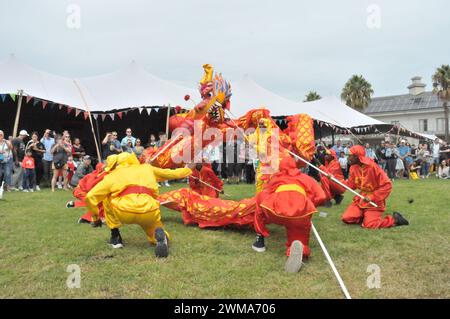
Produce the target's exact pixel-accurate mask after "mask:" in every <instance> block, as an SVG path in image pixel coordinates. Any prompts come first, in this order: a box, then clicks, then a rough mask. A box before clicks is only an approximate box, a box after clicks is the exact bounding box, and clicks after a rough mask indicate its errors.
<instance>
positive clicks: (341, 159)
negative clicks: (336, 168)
mask: <svg viewBox="0 0 450 319" xmlns="http://www.w3.org/2000/svg"><path fill="white" fill-rule="evenodd" d="M338 161H339V164H340V165H341V168H342V169H347V164H348V161H347V157H339V159H338Z"/></svg>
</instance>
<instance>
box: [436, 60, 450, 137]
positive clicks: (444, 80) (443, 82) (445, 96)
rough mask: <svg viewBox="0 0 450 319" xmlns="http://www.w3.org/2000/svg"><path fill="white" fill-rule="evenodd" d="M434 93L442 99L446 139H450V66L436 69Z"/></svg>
mask: <svg viewBox="0 0 450 319" xmlns="http://www.w3.org/2000/svg"><path fill="white" fill-rule="evenodd" d="M432 79H433V93H435V94H436V95H437V96H438V99H439V100H441V101H442V106H443V107H444V123H445V140H446V141H447V142H448V141H449V128H448V102H449V101H450V66H449V65H448V64H447V65H442V66H441V67H440V68H437V69H436V73H434V75H433V77H432Z"/></svg>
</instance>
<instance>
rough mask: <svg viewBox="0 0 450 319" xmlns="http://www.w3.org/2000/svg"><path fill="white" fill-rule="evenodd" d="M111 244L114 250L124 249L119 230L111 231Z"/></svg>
mask: <svg viewBox="0 0 450 319" xmlns="http://www.w3.org/2000/svg"><path fill="white" fill-rule="evenodd" d="M109 243H110V244H111V245H112V248H122V247H123V242H122V236H120V232H119V230H118V229H117V228H114V229H111V239H110V240H109Z"/></svg>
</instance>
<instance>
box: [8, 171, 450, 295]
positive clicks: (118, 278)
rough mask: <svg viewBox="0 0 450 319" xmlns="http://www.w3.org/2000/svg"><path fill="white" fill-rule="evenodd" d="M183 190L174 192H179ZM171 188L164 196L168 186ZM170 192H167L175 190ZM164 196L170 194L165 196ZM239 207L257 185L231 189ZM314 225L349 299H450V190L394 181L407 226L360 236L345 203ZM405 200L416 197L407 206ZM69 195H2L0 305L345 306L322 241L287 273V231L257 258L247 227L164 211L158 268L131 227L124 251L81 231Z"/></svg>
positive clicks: (276, 233) (396, 206) (105, 235)
mask: <svg viewBox="0 0 450 319" xmlns="http://www.w3.org/2000/svg"><path fill="white" fill-rule="evenodd" d="M184 186H185V185H180V184H179V185H176V187H184ZM166 189H167V188H166ZM171 189H172V188H171ZM163 190H164V188H163ZM225 190H226V192H227V193H228V194H230V195H232V196H233V198H234V199H240V198H244V197H250V196H252V194H253V186H251V185H250V186H248V185H239V186H228V185H227V186H226V188H225ZM345 197H346V198H345V200H344V202H343V204H342V205H341V206H335V207H333V208H330V209H326V208H322V209H321V211H326V212H328V216H327V217H326V218H323V217H320V216H318V215H316V216H315V217H314V224H315V225H316V228H317V230H318V231H319V233H320V235H321V237H322V240H323V241H324V243H325V245H326V246H327V248H328V251H329V253H330V255H331V257H332V258H333V260H334V262H335V263H336V267H337V268H338V270H339V271H340V273H341V276H342V278H343V280H344V282H345V283H346V285H347V287H348V290H349V292H350V294H351V295H352V297H354V298H416V297H418V298H435V297H438V298H449V297H450V206H449V198H450V183H449V182H448V181H439V180H435V179H430V180H420V181H395V183H394V191H393V194H392V195H391V197H390V200H389V202H388V211H392V210H398V211H401V212H402V213H404V215H405V216H406V217H407V218H408V219H409V220H410V223H411V225H410V226H407V227H398V228H391V229H384V230H365V229H362V228H361V227H358V226H356V225H353V226H350V225H344V224H343V223H342V222H341V221H340V215H341V213H342V211H343V209H344V208H345V207H346V205H347V204H348V203H349V202H350V199H351V198H350V197H351V196H350V195H348V194H346V196H345ZM408 198H414V200H415V201H414V203H412V204H409V203H408ZM69 199H71V194H70V193H68V192H63V191H59V192H57V193H55V194H52V193H50V192H49V191H42V192H40V193H33V194H31V193H30V194H26V193H5V199H4V200H3V201H0V298H11V297H13V298H20V297H25V298H61V297H63V298H209V297H210V298H342V293H341V291H340V289H339V286H338V284H337V282H336V279H335V278H334V276H333V273H332V271H331V268H330V267H329V265H328V264H327V262H326V259H325V257H324V255H323V253H322V251H321V249H320V247H319V245H318V243H317V241H316V240H315V238H313V237H312V238H311V249H312V256H311V258H310V259H309V261H307V262H306V263H305V265H304V266H303V268H302V270H301V271H300V273H298V274H295V275H292V274H287V273H285V272H284V268H283V266H284V261H285V257H284V241H285V235H284V229H283V228H282V227H279V226H276V225H271V226H270V227H269V229H270V230H271V236H270V237H269V238H268V239H267V247H268V250H267V251H266V252H265V253H262V254H258V253H256V252H254V251H253V250H252V249H251V244H252V242H253V240H254V232H253V231H252V230H231V229H227V230H224V229H220V230H201V229H198V228H197V227H192V226H191V227H187V226H184V225H183V223H182V219H181V216H180V214H179V213H178V212H173V211H169V210H167V209H165V208H164V209H163V210H162V216H163V221H164V223H165V226H166V228H167V229H168V230H169V232H170V233H171V235H172V239H173V240H172V242H171V244H172V245H171V249H170V256H169V258H167V259H166V260H157V259H156V258H155V257H154V250H153V248H152V247H151V246H150V245H149V244H147V242H146V239H145V236H144V233H143V232H142V230H141V229H140V228H139V227H138V226H134V225H133V226H125V227H123V228H122V236H123V238H124V241H125V244H126V246H125V248H124V249H120V250H113V249H111V248H110V247H109V246H108V245H107V244H106V242H107V240H108V239H109V231H108V229H107V228H106V227H102V228H101V229H95V228H92V227H90V226H89V225H86V224H81V225H80V224H77V223H76V221H77V219H78V217H79V216H80V215H81V214H82V212H83V210H82V209H66V208H64V204H65V202H66V201H67V200H69ZM69 264H78V265H79V266H80V267H81V288H80V289H68V288H67V286H66V279H67V276H68V275H69V273H67V272H66V268H67V266H68V265H69ZM370 264H377V265H378V266H379V267H380V268H381V288H380V289H369V288H367V285H366V280H367V277H368V276H369V275H370V274H369V273H367V267H368V265H370Z"/></svg>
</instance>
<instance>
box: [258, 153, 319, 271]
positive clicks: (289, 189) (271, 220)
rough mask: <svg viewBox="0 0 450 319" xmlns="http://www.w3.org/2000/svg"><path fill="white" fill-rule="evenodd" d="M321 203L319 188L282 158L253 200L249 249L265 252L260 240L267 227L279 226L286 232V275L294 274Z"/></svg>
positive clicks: (288, 159)
mask: <svg viewBox="0 0 450 319" xmlns="http://www.w3.org/2000/svg"><path fill="white" fill-rule="evenodd" d="M324 200H325V193H324V192H323V190H322V188H321V187H320V186H319V184H318V183H317V182H316V181H315V180H314V179H313V178H312V177H310V176H308V175H306V174H303V173H301V172H300V170H299V169H298V168H297V163H296V161H295V160H294V159H293V158H292V157H286V158H283V160H282V161H281V162H280V171H279V172H278V173H275V174H274V175H272V177H271V178H270V180H269V182H268V183H267V184H266V185H265V188H264V190H263V191H262V192H260V193H259V194H258V195H257V197H256V212H255V223H254V226H255V230H256V232H257V236H256V241H255V242H254V243H253V249H254V250H256V251H258V252H263V251H265V250H266V248H265V244H264V237H266V236H269V231H268V230H267V228H266V225H267V224H278V225H283V226H284V227H285V228H286V234H287V242H286V247H287V250H286V255H287V256H288V260H287V261H286V265H285V268H286V271H288V272H297V271H299V270H300V267H301V265H302V257H308V256H309V254H310V250H309V246H308V243H309V234H310V230H311V217H312V214H314V213H315V212H316V211H317V210H316V207H317V206H318V205H320V204H321V203H322V202H323V201H324Z"/></svg>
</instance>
